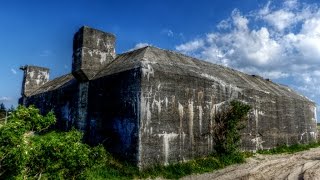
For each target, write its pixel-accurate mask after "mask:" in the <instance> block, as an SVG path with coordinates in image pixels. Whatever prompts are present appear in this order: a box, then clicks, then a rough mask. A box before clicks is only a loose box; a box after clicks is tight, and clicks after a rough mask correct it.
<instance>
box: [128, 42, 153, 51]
mask: <svg viewBox="0 0 320 180" xmlns="http://www.w3.org/2000/svg"><path fill="white" fill-rule="evenodd" d="M146 46H151V44H149V43H145V42H141V43H137V44H136V45H135V46H134V47H133V48H131V49H129V51H133V50H136V49H140V48H143V47H146Z"/></svg>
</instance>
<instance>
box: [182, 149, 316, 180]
mask: <svg viewBox="0 0 320 180" xmlns="http://www.w3.org/2000/svg"><path fill="white" fill-rule="evenodd" d="M182 179H184V180H191V179H192V180H195V179H201V180H207V179H218V180H229V179H230V180H233V179H243V180H247V179H250V180H251V179H252V180H253V179H254V180H256V179H259V180H260V179H288V180H291V179H292V180H293V179H299V180H300V179H307V180H309V179H319V180H320V148H314V149H311V150H308V151H303V152H298V153H295V154H282V155H260V154H258V155H256V156H254V157H251V158H249V159H247V163H244V164H240V165H233V166H229V167H227V168H225V169H221V170H218V171H214V172H213V173H205V174H196V175H190V176H186V177H184V178H182Z"/></svg>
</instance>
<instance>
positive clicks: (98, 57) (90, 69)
mask: <svg viewBox="0 0 320 180" xmlns="http://www.w3.org/2000/svg"><path fill="white" fill-rule="evenodd" d="M115 57H116V53H115V36H114V35H113V34H110V33H105V32H102V31H99V30H96V29H92V28H89V27H87V26H83V27H82V28H80V29H79V31H78V32H77V33H76V34H75V35H74V38H73V56H72V74H73V76H74V77H75V78H76V79H77V80H79V81H88V80H90V79H91V78H92V77H93V76H94V75H95V74H96V73H97V71H99V69H101V68H102V67H103V66H104V65H106V64H108V63H110V62H111V61H112V60H113V59H114V58H115Z"/></svg>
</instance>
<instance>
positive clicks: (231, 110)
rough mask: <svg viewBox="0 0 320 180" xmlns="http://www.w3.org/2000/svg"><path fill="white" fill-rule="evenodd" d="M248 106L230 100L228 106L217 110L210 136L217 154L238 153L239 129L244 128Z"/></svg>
mask: <svg viewBox="0 0 320 180" xmlns="http://www.w3.org/2000/svg"><path fill="white" fill-rule="evenodd" d="M249 110H250V106H249V105H246V104H243V103H241V102H239V101H232V102H231V103H230V107H228V108H226V109H224V110H222V111H219V112H218V113H217V114H216V115H215V118H214V126H213V130H212V134H211V135H212V138H213V141H214V142H215V144H214V147H213V148H214V150H215V151H216V153H217V154H218V155H229V154H233V153H238V150H239V149H238V148H239V144H240V138H241V136H240V130H241V129H243V128H244V125H243V122H244V121H245V120H246V118H247V115H248V112H249Z"/></svg>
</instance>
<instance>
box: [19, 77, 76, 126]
mask: <svg viewBox="0 0 320 180" xmlns="http://www.w3.org/2000/svg"><path fill="white" fill-rule="evenodd" d="M66 76H68V75H66ZM70 76H72V75H69V77H64V76H63V77H61V78H59V79H56V80H54V81H50V82H49V83H48V84H45V87H43V88H44V89H43V90H39V92H38V93H35V94H34V95H32V96H30V97H27V98H25V103H24V105H26V106H29V105H35V106H36V107H37V108H39V109H40V111H41V113H42V114H47V113H48V112H49V111H51V110H53V111H54V113H55V115H56V118H57V124H56V128H58V129H61V130H69V129H71V128H72V127H77V122H78V99H79V94H78V92H79V90H78V89H79V84H78V82H77V81H76V80H74V79H73V80H72V78H71V77H70ZM63 78H64V79H66V80H65V81H66V82H65V83H61V82H60V81H63V80H62V79H63ZM69 79H71V80H69ZM57 83H58V84H59V87H56V85H57ZM45 89H48V90H49V91H44V90H45Z"/></svg>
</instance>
